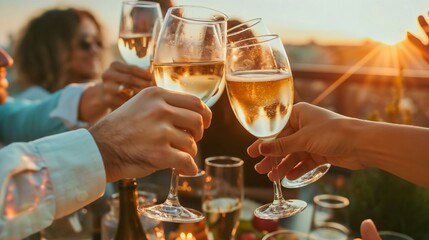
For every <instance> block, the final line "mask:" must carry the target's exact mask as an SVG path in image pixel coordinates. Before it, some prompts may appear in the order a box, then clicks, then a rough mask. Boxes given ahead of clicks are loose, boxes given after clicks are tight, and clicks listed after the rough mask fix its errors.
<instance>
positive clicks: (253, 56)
mask: <svg viewBox="0 0 429 240" xmlns="http://www.w3.org/2000/svg"><path fill="white" fill-rule="evenodd" d="M227 51H228V54H227V67H226V88H227V93H228V98H229V102H230V104H231V107H232V110H233V112H234V114H235V116H236V117H237V119H238V121H239V122H240V123H241V125H242V126H243V127H244V128H245V129H246V130H247V131H248V132H250V133H251V134H252V135H254V136H256V137H258V138H259V139H261V140H263V141H270V140H272V139H275V138H276V136H277V135H278V134H279V133H280V131H281V130H282V129H283V128H284V127H285V126H286V123H287V121H288V120H289V116H290V114H291V111H292V105H293V80H292V72H291V69H290V66H289V61H288V58H287V55H286V51H285V49H284V48H283V44H282V42H281V40H280V38H279V36H278V35H263V36H257V37H253V38H247V39H244V40H241V41H238V42H233V43H231V44H229V45H228V49H227ZM276 167H277V163H276V164H275V165H273V170H274V173H276V172H277V171H276ZM273 185H274V201H273V202H272V203H270V204H266V205H263V206H261V207H259V208H257V209H256V210H255V215H256V216H257V217H259V218H263V219H279V218H285V217H290V216H293V215H295V214H297V213H299V212H301V211H302V210H304V208H305V207H306V206H307V203H306V202H304V201H301V200H285V199H284V198H283V194H282V190H281V185H280V180H279V176H277V177H276V180H275V181H274V182H273Z"/></svg>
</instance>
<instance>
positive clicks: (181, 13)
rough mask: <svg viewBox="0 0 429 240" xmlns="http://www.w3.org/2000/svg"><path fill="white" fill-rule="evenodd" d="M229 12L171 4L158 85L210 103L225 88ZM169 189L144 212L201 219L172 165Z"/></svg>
mask: <svg viewBox="0 0 429 240" xmlns="http://www.w3.org/2000/svg"><path fill="white" fill-rule="evenodd" d="M226 21H227V16H226V15H225V14H223V13H221V12H219V11H216V10H213V9H210V8H205V7H198V6H178V7H171V8H170V9H169V10H168V12H167V14H166V17H165V20H164V22H163V24H162V27H161V31H160V33H159V37H158V41H157V44H156V45H157V47H156V49H155V53H154V58H153V74H154V77H155V81H156V85H157V86H159V87H162V88H166V89H169V90H173V91H178V92H183V93H188V94H192V95H195V96H197V97H199V98H200V99H201V100H202V101H204V102H205V103H206V104H207V105H208V106H211V105H213V104H214V103H215V102H216V100H217V98H218V94H219V96H220V94H221V93H222V91H223V88H222V83H223V85H224V81H225V80H224V74H225V71H224V66H225V58H226V57H225V56H226ZM172 172H173V173H172V180H171V186H170V192H169V194H168V197H167V200H166V201H165V202H164V203H163V204H160V205H155V206H153V207H150V208H146V209H142V212H143V214H144V215H145V216H147V217H150V218H154V219H158V220H163V221H170V222H199V221H201V220H202V219H203V218H204V215H203V214H202V213H201V212H198V211H196V210H193V209H189V208H184V207H182V206H181V205H180V203H179V199H178V196H177V184H178V178H179V175H178V174H177V173H176V172H175V170H174V169H173V171H172Z"/></svg>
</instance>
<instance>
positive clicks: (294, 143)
mask: <svg viewBox="0 0 429 240" xmlns="http://www.w3.org/2000/svg"><path fill="white" fill-rule="evenodd" d="M305 146H306V144H305V142H304V138H302V137H300V133H299V132H296V133H294V134H292V135H289V136H286V137H281V138H278V139H275V140H272V141H269V142H262V143H261V144H260V145H259V153H260V154H261V155H264V156H269V157H283V156H286V155H288V154H290V153H293V152H299V151H305Z"/></svg>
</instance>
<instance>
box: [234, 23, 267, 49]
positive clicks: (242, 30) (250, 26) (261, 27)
mask: <svg viewBox="0 0 429 240" xmlns="http://www.w3.org/2000/svg"><path fill="white" fill-rule="evenodd" d="M267 34H271V33H270V31H269V30H268V28H267V26H265V24H264V22H263V21H262V18H253V19H250V20H247V21H245V22H242V23H240V24H238V25H236V26H233V27H231V28H228V31H227V40H228V43H231V42H238V41H240V40H244V39H247V38H251V37H255V36H260V35H267Z"/></svg>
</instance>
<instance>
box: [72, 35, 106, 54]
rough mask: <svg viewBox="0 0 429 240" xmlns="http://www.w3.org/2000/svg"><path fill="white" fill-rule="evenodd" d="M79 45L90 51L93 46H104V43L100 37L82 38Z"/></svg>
mask: <svg viewBox="0 0 429 240" xmlns="http://www.w3.org/2000/svg"><path fill="white" fill-rule="evenodd" d="M78 47H79V48H80V49H82V50H84V51H89V50H91V48H93V47H97V48H100V49H101V48H103V43H102V42H101V40H99V39H93V40H91V39H90V38H82V39H80V40H79V42H78Z"/></svg>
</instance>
